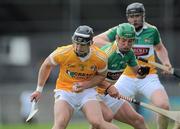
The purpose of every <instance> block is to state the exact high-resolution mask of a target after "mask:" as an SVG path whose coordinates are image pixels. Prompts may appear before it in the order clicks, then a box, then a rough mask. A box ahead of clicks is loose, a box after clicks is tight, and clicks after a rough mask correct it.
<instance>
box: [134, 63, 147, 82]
mask: <svg viewBox="0 0 180 129" xmlns="http://www.w3.org/2000/svg"><path fill="white" fill-rule="evenodd" d="M149 71H150V67H149V66H140V68H139V69H138V71H137V75H136V77H137V78H139V79H143V78H145V77H146V75H148V74H149Z"/></svg>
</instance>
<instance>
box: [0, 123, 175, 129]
mask: <svg viewBox="0 0 180 129" xmlns="http://www.w3.org/2000/svg"><path fill="white" fill-rule="evenodd" d="M116 125H118V126H119V127H120V129H133V128H132V127H130V126H128V125H126V124H123V123H120V122H116ZM149 126H150V129H156V127H155V125H151V124H150V125H149ZM51 127H52V124H35V125H25V124H12V125H0V129H51ZM88 128H89V124H88V123H86V122H71V123H69V126H68V128H67V129H88ZM168 129H172V124H170V126H169V128H168Z"/></svg>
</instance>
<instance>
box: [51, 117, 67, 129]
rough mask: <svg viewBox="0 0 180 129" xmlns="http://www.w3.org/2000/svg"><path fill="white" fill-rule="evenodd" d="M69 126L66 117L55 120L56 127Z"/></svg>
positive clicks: (57, 128)
mask: <svg viewBox="0 0 180 129" xmlns="http://www.w3.org/2000/svg"><path fill="white" fill-rule="evenodd" d="M66 126H67V121H66V120H65V119H58V120H55V122H54V126H53V127H55V129H65V128H66Z"/></svg>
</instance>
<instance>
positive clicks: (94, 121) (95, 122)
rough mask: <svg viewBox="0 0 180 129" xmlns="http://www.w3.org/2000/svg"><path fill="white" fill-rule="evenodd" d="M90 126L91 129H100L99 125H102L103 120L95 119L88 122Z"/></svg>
mask: <svg viewBox="0 0 180 129" xmlns="http://www.w3.org/2000/svg"><path fill="white" fill-rule="evenodd" d="M89 122H90V124H91V125H92V127H93V128H95V129H96V128H97V129H99V128H101V124H102V123H103V120H101V119H98V118H95V119H93V120H89Z"/></svg>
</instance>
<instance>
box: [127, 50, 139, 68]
mask: <svg viewBox="0 0 180 129" xmlns="http://www.w3.org/2000/svg"><path fill="white" fill-rule="evenodd" d="M128 57H129V61H128V65H129V66H130V67H134V66H136V65H137V60H136V56H135V55H134V52H133V50H131V51H130V52H129V53H128Z"/></svg>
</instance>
